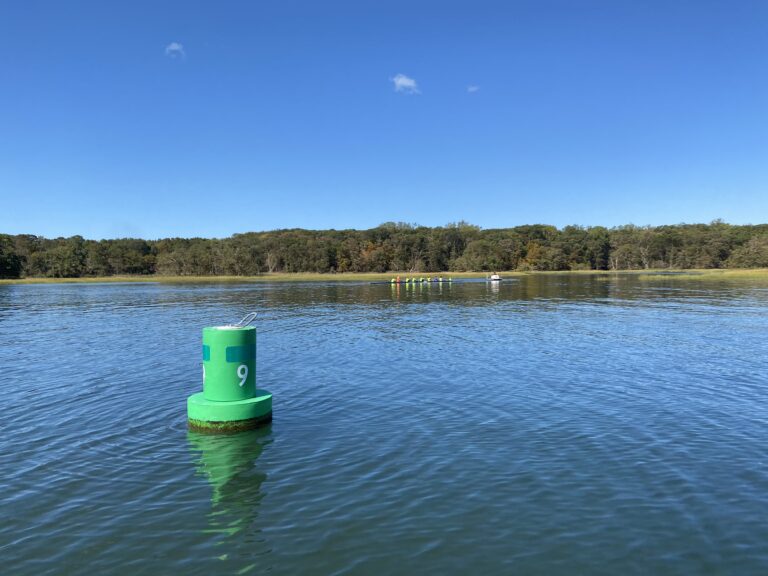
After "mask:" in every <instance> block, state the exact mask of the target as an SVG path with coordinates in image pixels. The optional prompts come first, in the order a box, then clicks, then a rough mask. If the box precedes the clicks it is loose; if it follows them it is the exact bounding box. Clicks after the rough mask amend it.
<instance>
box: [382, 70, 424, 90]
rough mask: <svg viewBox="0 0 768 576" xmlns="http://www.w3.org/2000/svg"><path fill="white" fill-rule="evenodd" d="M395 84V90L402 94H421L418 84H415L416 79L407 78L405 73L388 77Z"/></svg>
mask: <svg viewBox="0 0 768 576" xmlns="http://www.w3.org/2000/svg"><path fill="white" fill-rule="evenodd" d="M390 80H391V81H392V83H393V84H394V85H395V92H402V93H404V94H421V92H420V91H419V86H418V84H416V80H414V79H413V78H408V76H406V75H405V74H398V75H397V76H395V77H394V78H390Z"/></svg>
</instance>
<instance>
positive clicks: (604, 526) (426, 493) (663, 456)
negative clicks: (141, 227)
mask: <svg viewBox="0 0 768 576" xmlns="http://www.w3.org/2000/svg"><path fill="white" fill-rule="evenodd" d="M251 310H257V311H259V313H260V317H259V319H258V321H257V324H256V325H257V330H258V358H257V361H258V368H257V383H258V386H259V387H260V388H266V389H268V390H270V391H271V392H272V393H273V394H274V422H273V423H272V424H271V425H270V426H268V427H266V428H263V429H261V430H258V431H253V432H246V433H241V434H237V435H232V436H206V435H200V434H196V433H191V432H188V431H187V428H186V398H187V396H188V395H190V394H192V393H194V392H198V391H200V390H201V389H202V388H201V387H202V382H201V360H202V359H201V352H200V350H201V346H200V343H201V330H202V328H203V327H204V326H208V325H218V324H222V323H226V322H234V321H237V320H239V319H240V318H241V317H242V316H243V315H244V314H245V313H246V312H249V311H251ZM0 370H1V372H0V387H1V390H0V391H1V392H2V401H3V404H2V420H1V421H0V422H2V423H1V424H0V430H2V434H0V486H1V487H2V491H1V492H0V520H1V522H0V559H2V566H3V568H2V572H3V573H5V574H14V575H17V574H22V575H23V574H179V575H186V574H373V575H377V574H398V575H402V574H457V575H459V574H462V575H463V574H470V573H473V574H541V575H560V574H562V575H572V574H606V575H608V574H610V575H616V574H622V575H626V574H654V575H664V574H681V575H682V574H686V575H687V574H735V575H744V574H756V575H757V574H760V575H764V574H767V573H768V403H767V401H768V285H766V284H760V283H749V282H738V283H734V282H731V283H721V282H717V281H713V280H707V281H698V280H680V279H674V278H669V279H643V278H642V277H616V276H608V275H606V276H577V275H553V276H529V277H523V278H521V279H520V280H519V281H516V282H509V283H504V284H502V285H501V286H491V285H487V284H486V283H484V282H466V283H464V282H455V283H453V285H448V284H443V285H442V286H437V285H433V286H424V287H419V286H417V287H415V288H414V287H409V288H406V287H405V286H402V287H400V289H399V290H398V289H396V288H394V287H391V286H389V285H371V284H367V283H309V284H249V285H232V284H228V285H217V284H205V285H202V284H201V285H160V284H120V285H112V284H109V285H106V284H105V285H22V286H0Z"/></svg>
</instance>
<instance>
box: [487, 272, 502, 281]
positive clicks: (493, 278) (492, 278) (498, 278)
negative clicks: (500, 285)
mask: <svg viewBox="0 0 768 576" xmlns="http://www.w3.org/2000/svg"><path fill="white" fill-rule="evenodd" d="M488 281H489V282H501V281H502V277H501V276H499V275H498V274H491V275H490V276H489V277H488Z"/></svg>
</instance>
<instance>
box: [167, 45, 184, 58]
mask: <svg viewBox="0 0 768 576" xmlns="http://www.w3.org/2000/svg"><path fill="white" fill-rule="evenodd" d="M165 55H166V56H168V58H180V59H184V58H186V57H187V53H186V52H184V46H183V45H182V44H180V43H178V42H171V43H170V44H168V46H166V47H165Z"/></svg>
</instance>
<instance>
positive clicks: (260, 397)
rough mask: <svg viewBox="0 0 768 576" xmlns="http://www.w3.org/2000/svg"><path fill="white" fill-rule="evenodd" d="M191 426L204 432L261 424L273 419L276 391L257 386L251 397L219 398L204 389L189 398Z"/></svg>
mask: <svg viewBox="0 0 768 576" xmlns="http://www.w3.org/2000/svg"><path fill="white" fill-rule="evenodd" d="M187 417H188V419H189V427H190V428H191V429H193V430H199V431H204V432H234V431H237V430H248V429H251V428H257V427H258V426H262V425H264V424H267V423H269V422H271V421H272V394H271V393H270V392H267V391H266V390H256V396H254V397H253V398H248V399H247V400H236V401H233V402H215V401H213V400H206V398H205V397H204V396H203V393H202V392H198V393H197V394H193V395H192V396H190V397H189V398H188V399H187Z"/></svg>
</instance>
